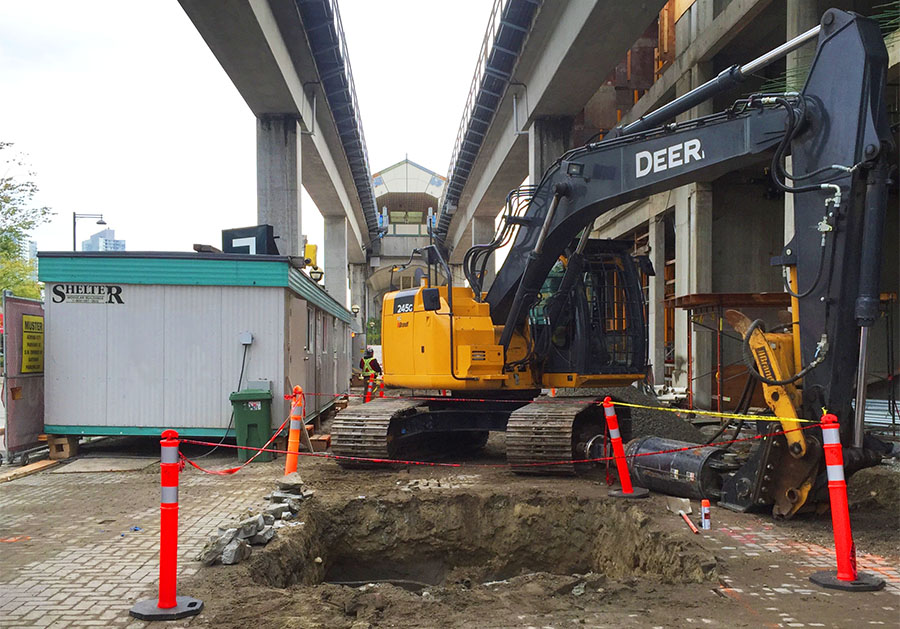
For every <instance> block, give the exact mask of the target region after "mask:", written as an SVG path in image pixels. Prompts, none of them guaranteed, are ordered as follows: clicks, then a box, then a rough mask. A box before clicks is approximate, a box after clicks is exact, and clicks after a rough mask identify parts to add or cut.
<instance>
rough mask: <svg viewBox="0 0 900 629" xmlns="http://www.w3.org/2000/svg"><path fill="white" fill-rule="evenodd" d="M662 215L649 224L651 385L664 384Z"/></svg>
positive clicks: (664, 317)
mask: <svg viewBox="0 0 900 629" xmlns="http://www.w3.org/2000/svg"><path fill="white" fill-rule="evenodd" d="M663 216H664V215H663V214H657V215H656V216H654V217H653V218H651V219H650V222H649V223H648V228H649V229H648V231H649V239H648V240H649V242H648V244H649V245H650V262H651V264H653V270H654V271H656V275H654V276H653V277H651V278H649V279H650V295H649V298H648V301H649V303H648V304H647V314H648V317H647V318H648V321H647V323H648V330H649V339H648V340H649V343H650V351H649V356H650V362H651V364H652V365H653V384H656V385H660V384H663V383H664V382H665V381H666V313H665V310H664V308H663V300H664V299H665V295H666V227H665V221H664V218H663Z"/></svg>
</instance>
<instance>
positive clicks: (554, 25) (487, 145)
mask: <svg viewBox="0 0 900 629" xmlns="http://www.w3.org/2000/svg"><path fill="white" fill-rule="evenodd" d="M524 1H525V0H498V4H500V3H501V2H502V3H503V5H504V7H507V8H509V7H510V6H511V5H513V4H515V3H517V2H518V3H522V2H524ZM664 4H665V1H664V0H647V1H643V2H634V1H632V0H578V1H577V2H543V3H541V5H540V7H539V8H538V9H537V13H536V14H535V15H534V18H533V21H532V23H531V27H530V30H529V32H528V34H527V38H526V39H525V41H524V45H523V47H522V49H521V51H520V53H519V55H518V60H517V62H516V64H515V66H514V68H513V71H512V73H511V76H510V77H509V78H508V80H507V86H506V88H505V91H504V92H503V96H502V98H500V99H499V105H498V106H497V108H496V113H495V114H494V115H493V117H492V119H491V121H490V126H489V127H488V128H487V130H486V132H485V133H484V138H483V141H482V142H481V145H480V148H479V150H478V153H477V156H476V157H475V158H474V162H473V164H472V167H471V168H470V169H469V173H468V174H466V175H465V176H464V181H463V182H462V187H461V191H460V192H458V201H457V202H456V204H455V208H454V207H453V205H454V204H453V203H446V202H445V204H444V206H442V221H443V224H442V227H443V230H442V231H443V232H444V233H445V234H446V237H445V242H446V244H447V245H448V247H449V248H450V249H451V262H453V263H456V264H458V263H460V262H461V261H462V257H463V255H464V254H465V251H466V250H467V249H468V247H469V246H470V245H471V244H472V241H473V239H474V240H478V241H479V242H482V241H484V240H485V238H484V234H486V233H493V221H494V218H495V217H496V216H497V214H498V213H499V212H500V210H501V209H502V207H503V204H504V202H505V199H506V195H507V193H508V192H509V191H510V190H512V189H513V188H516V187H518V186H519V185H521V183H522V181H523V180H524V179H525V178H526V177H528V176H529V175H531V177H532V182H533V183H536V182H537V179H539V177H540V175H541V174H542V173H543V171H544V170H545V169H546V168H547V167H548V166H549V165H550V164H551V163H552V162H553V161H554V160H555V159H556V158H557V157H558V156H559V155H560V154H561V153H562V152H564V151H565V150H567V149H568V148H570V146H569V143H570V133H571V128H572V120H573V118H574V117H575V116H576V115H577V114H578V113H579V112H581V111H582V110H583V109H584V107H585V105H586V104H587V103H588V101H589V100H590V99H591V97H592V96H593V95H594V94H595V93H596V92H597V91H598V89H600V87H601V86H602V85H603V83H604V81H605V80H606V78H607V77H608V76H609V74H610V72H611V71H612V70H613V69H614V68H615V67H616V65H617V64H618V63H619V61H620V60H621V59H622V58H624V56H625V54H626V52H627V51H628V50H629V48H630V47H631V46H632V44H633V43H634V42H635V40H637V39H638V38H639V37H640V36H641V34H642V33H643V32H644V31H645V30H646V29H647V27H648V25H650V24H651V23H652V22H653V20H654V19H655V18H656V15H657V14H658V12H659V10H660V9H661V8H662V7H663V5H664ZM490 54H492V53H490V52H488V55H490ZM479 63H481V62H479ZM514 99H515V100H516V109H517V115H518V120H516V119H515V118H514V115H513V100H514ZM467 117H468V112H467V113H466V115H465V116H464V119H463V127H465V126H466V124H467V123H468V122H469V121H468V120H467ZM462 136H463V129H462V128H461V129H460V138H462ZM459 154H460V151H459V150H457V151H455V152H454V163H451V166H450V180H449V182H448V188H447V189H448V191H450V190H454V189H456V190H460V183H459V181H457V182H454V170H458V169H455V168H454V166H455V161H456V160H457V159H458V158H459V157H458V156H459ZM457 180H459V177H458V176H457ZM445 198H446V197H445Z"/></svg>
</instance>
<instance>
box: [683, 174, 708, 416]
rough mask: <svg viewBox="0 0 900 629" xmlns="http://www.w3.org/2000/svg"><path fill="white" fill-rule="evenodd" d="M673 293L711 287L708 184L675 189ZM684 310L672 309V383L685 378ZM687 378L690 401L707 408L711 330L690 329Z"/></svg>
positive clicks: (704, 290) (685, 379)
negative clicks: (673, 377)
mask: <svg viewBox="0 0 900 629" xmlns="http://www.w3.org/2000/svg"><path fill="white" fill-rule="evenodd" d="M675 258H676V262H675V295H676V296H678V297H681V296H683V295H690V294H694V293H707V292H710V290H711V289H712V187H711V186H710V185H709V184H707V183H693V184H689V185H687V186H682V187H681V188H678V189H677V190H676V193H675ZM688 325H689V322H688V317H687V311H685V310H682V309H676V310H675V374H674V375H675V384H676V386H681V387H687V386H689V384H690V383H689V381H688V364H687V355H688V345H687V335H688ZM691 336H692V346H691V355H692V358H693V365H692V373H691V380H692V383H693V391H694V405H695V406H698V407H702V408H709V407H710V402H711V384H710V383H711V378H712V376H711V375H710V373H711V368H712V351H713V347H714V343H713V332H712V331H710V330H705V329H703V328H700V327H699V326H695V327H694V329H693V330H692V334H691Z"/></svg>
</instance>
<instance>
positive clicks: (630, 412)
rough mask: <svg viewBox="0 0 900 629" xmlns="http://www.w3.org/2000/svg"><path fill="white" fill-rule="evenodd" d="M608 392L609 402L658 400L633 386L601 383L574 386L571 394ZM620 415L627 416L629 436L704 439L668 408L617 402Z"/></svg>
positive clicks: (605, 394) (645, 403)
mask: <svg viewBox="0 0 900 629" xmlns="http://www.w3.org/2000/svg"><path fill="white" fill-rule="evenodd" d="M575 394H577V395H596V396H597V397H604V396H607V395H608V396H609V397H610V398H612V400H613V402H616V401H620V402H627V403H628V404H640V405H641V406H653V407H659V406H660V404H659V402H657V401H656V400H654V399H653V398H651V397H650V396H648V395H646V394H644V393H641V392H640V391H638V390H637V389H636V388H634V387H605V388H602V389H601V388H592V389H575V390H573V395H575ZM616 411H617V415H618V416H619V418H620V419H622V418H625V419H627V418H628V417H630V418H631V438H632V439H637V438H639V437H649V436H656V437H664V438H666V439H674V440H675V441H686V442H688V443H703V442H705V441H706V439H705V438H704V436H703V433H701V432H700V430H699V429H697V428H696V427H695V426H694V425H693V424H691V423H690V421H689V420H687V419H685V418H683V417H681V416H680V415H679V414H678V413H674V412H671V411H657V410H653V409H651V408H632V407H628V406H620V407H618V408H617V409H616Z"/></svg>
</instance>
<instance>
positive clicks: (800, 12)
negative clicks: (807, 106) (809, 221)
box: [784, 0, 819, 244]
mask: <svg viewBox="0 0 900 629" xmlns="http://www.w3.org/2000/svg"><path fill="white" fill-rule="evenodd" d="M785 16H786V18H787V28H786V29H785V36H786V39H792V38H794V37H796V36H797V35H799V34H800V33H803V32H805V31H808V30H809V29H811V28H813V27H814V26H815V25H816V24H818V23H819V9H818V2H817V1H816V0H787V2H785ZM815 52H816V44H815V42H810V43H808V44H806V45H805V46H803V47H801V48H798V49H797V50H795V51H793V52H789V53H788V55H787V58H786V59H785V62H786V68H787V88H788V90H792V89H797V90H799V89H800V88H802V87H803V83H804V82H805V81H806V75H807V74H808V72H809V66H810V64H811V63H812V58H813V56H814V55H815ZM785 168H786V169H787V171H788V172H791V170H792V169H791V158H790V157H788V158H786V159H785ZM786 183H787V185H788V186H790V185H791V182H790V180H788V181H787V182H786ZM793 237H794V195H792V194H785V195H784V243H785V244H787V243H788V242H790V240H791V238H793Z"/></svg>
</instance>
